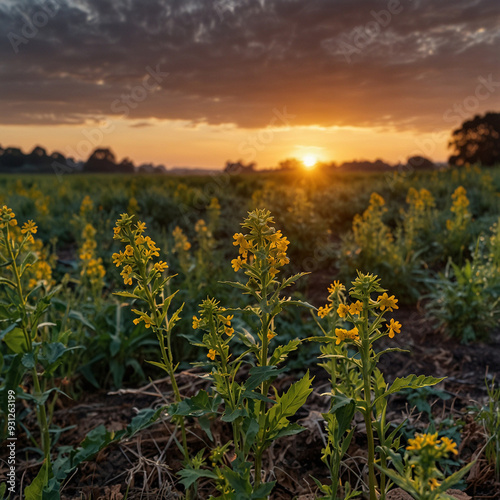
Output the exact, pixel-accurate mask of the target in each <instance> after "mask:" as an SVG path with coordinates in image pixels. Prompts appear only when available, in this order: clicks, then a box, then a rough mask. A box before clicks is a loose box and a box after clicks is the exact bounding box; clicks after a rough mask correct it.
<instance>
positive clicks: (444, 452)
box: [406, 432, 458, 491]
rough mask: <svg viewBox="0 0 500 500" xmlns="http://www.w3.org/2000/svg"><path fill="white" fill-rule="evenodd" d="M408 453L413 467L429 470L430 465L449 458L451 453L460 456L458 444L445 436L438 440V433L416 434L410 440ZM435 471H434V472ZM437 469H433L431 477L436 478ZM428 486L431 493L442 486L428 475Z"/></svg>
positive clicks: (407, 448)
mask: <svg viewBox="0 0 500 500" xmlns="http://www.w3.org/2000/svg"><path fill="white" fill-rule="evenodd" d="M406 451H407V452H409V453H410V456H411V458H410V464H412V467H419V468H429V465H430V464H432V463H434V462H435V461H437V460H440V459H442V458H447V457H448V455H449V454H450V453H452V454H454V455H458V450H457V444H456V443H455V442H454V441H453V440H452V439H450V438H448V437H446V436H444V437H442V438H438V433H437V432H436V433H434V434H416V435H415V437H414V438H411V439H408V446H407V447H406ZM432 469H434V470H432ZM435 472H436V469H435V467H431V470H430V473H431V474H430V475H432V476H434V475H435ZM427 477H428V479H427V484H428V485H429V487H430V489H431V491H432V490H434V489H436V488H437V487H439V486H440V484H441V483H440V482H439V481H438V480H437V478H436V477H429V475H427Z"/></svg>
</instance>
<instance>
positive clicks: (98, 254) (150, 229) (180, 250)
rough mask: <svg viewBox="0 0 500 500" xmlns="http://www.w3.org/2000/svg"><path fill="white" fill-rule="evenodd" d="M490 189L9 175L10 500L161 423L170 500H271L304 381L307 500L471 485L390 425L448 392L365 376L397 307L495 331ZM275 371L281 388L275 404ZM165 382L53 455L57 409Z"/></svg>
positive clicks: (457, 326)
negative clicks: (13, 448) (173, 450)
mask: <svg viewBox="0 0 500 500" xmlns="http://www.w3.org/2000/svg"><path fill="white" fill-rule="evenodd" d="M103 178H104V179H105V182H102V179H103ZM499 191H500V170H498V169H488V170H480V169H478V168H467V169H466V168H464V169H459V170H450V171H442V172H433V173H421V174H417V173H412V174H411V175H410V174H408V175H401V174H399V175H397V174H396V175H393V174H391V175H388V174H380V175H368V174H359V175H354V174H353V175H348V174H343V175H339V174H337V175H336V174H334V173H326V172H325V173H310V174H309V175H307V176H303V177H298V176H297V174H296V173H293V172H292V173H281V174H274V175H253V176H222V175H221V176H213V177H205V178H198V177H186V178H175V177H154V178H151V177H148V176H144V177H139V176H130V177H118V176H116V177H113V176H112V177H100V176H95V177H93V176H70V175H68V176H66V177H64V176H62V177H56V176H48V177H44V176H40V177H36V176H35V177H33V178H28V177H22V178H15V177H4V178H3V179H2V184H1V187H0V207H3V208H2V210H1V213H0V236H1V241H0V265H1V266H2V267H1V270H2V271H1V277H0V294H1V302H0V321H1V323H0V339H1V351H0V353H1V358H0V361H1V362H0V384H1V385H0V398H1V400H2V405H1V408H2V413H0V419H1V420H0V424H1V428H0V431H1V436H2V439H3V440H5V439H8V438H9V436H10V437H12V436H16V437H19V438H20V439H21V440H20V441H19V443H18V445H17V446H18V447H19V446H21V443H24V446H25V447H24V448H23V449H24V450H25V452H24V456H25V457H26V459H25V460H24V462H23V463H24V467H27V469H26V470H29V473H28V477H29V481H28V484H29V485H28V486H26V488H25V489H24V495H25V497H26V498H28V499H29V498H59V496H60V495H62V497H64V491H65V488H68V482H69V481H70V478H71V476H72V475H73V474H75V471H76V470H78V468H79V467H81V464H82V463H83V462H84V461H86V460H91V459H92V457H94V456H95V454H96V453H97V452H98V451H100V450H103V449H105V448H106V447H108V446H109V445H111V444H112V443H118V442H120V441H121V440H124V439H127V438H130V437H131V436H132V435H134V434H135V433H137V432H139V431H140V430H141V429H143V428H146V427H150V426H151V425H152V424H153V423H154V422H156V421H158V420H161V421H163V422H168V425H170V427H168V428H169V429H170V430H169V432H170V433H171V434H172V435H174V436H177V437H176V439H177V441H178V450H177V453H178V455H179V457H178V458H179V460H178V462H176V463H177V465H176V466H175V467H174V466H173V465H172V467H174V468H175V469H176V470H175V472H176V473H177V474H176V475H173V476H172V477H171V478H170V481H169V485H170V486H169V487H171V490H169V491H170V492H169V495H171V496H165V498H175V495H178V494H179V495H181V494H182V495H185V496H186V498H198V497H199V498H209V497H210V498H227V499H229V498H238V499H240V498H249V499H250V498H252V499H258V498H266V497H268V496H271V497H272V498H281V497H278V496H276V495H277V494H278V493H276V491H277V489H276V476H275V472H274V471H273V470H272V468H271V467H270V465H269V464H270V459H269V456H270V454H271V453H272V450H273V449H274V447H275V446H279V443H281V442H282V441H283V440H286V439H287V437H289V436H293V435H295V434H298V433H299V432H302V431H303V430H304V429H303V427H302V426H301V425H299V424H298V423H297V418H298V415H300V412H301V409H302V408H304V407H305V406H306V402H307V401H308V398H309V399H310V395H311V394H312V393H313V391H314V390H315V388H316V389H317V387H316V386H315V381H314V377H312V376H311V373H310V372H309V371H306V370H307V369H308V368H311V370H312V369H313V368H312V367H314V370H315V374H316V378H318V376H317V373H319V370H321V369H322V370H324V373H325V376H327V377H328V380H329V386H330V387H329V389H328V392H327V395H326V396H324V398H325V401H326V403H325V404H326V406H327V408H326V411H324V412H323V417H322V418H323V421H322V423H321V424H320V425H321V427H322V428H323V432H324V434H323V436H324V440H323V446H322V448H321V453H319V454H318V455H319V456H318V461H320V462H322V463H323V466H324V469H325V472H324V474H322V476H321V478H319V479H316V480H314V481H312V485H313V486H312V493H311V495H313V496H312V497H311V498H318V497H321V498H331V499H335V498H343V499H347V498H360V496H361V495H362V494H363V493H362V492H364V494H365V495H367V496H368V497H369V498H370V499H371V500H374V499H376V498H385V495H386V493H387V492H389V491H390V490H391V488H395V487H396V486H399V487H400V488H402V489H403V490H405V491H407V492H409V493H411V494H412V495H413V498H417V499H424V498H425V499H434V498H445V497H444V496H443V494H444V492H445V491H447V490H448V489H449V488H450V487H452V486H454V485H457V484H458V485H459V486H462V487H467V483H466V481H465V480H464V479H463V478H464V477H466V474H467V473H469V470H470V469H471V467H473V465H474V461H473V460H470V461H469V462H468V463H467V464H466V463H463V462H460V460H459V457H458V450H457V442H458V441H459V440H460V435H458V436H455V435H453V436H452V437H453V438H454V439H452V438H451V437H450V436H451V435H452V434H450V432H448V433H447V431H446V429H444V430H443V429H439V431H440V432H439V433H438V434H435V433H434V431H435V430H437V429H436V428H435V427H432V426H430V427H429V426H427V427H426V428H421V429H416V428H413V432H411V429H410V428H409V427H408V425H407V423H405V422H403V423H400V424H398V425H396V423H395V422H391V421H390V420H389V419H387V412H388V408H389V406H390V401H391V400H392V398H394V397H395V396H396V395H398V394H404V395H406V397H408V400H409V401H411V400H412V397H413V399H414V400H418V398H415V395H419V394H420V395H421V394H422V390H430V389H429V388H430V387H433V386H435V385H436V384H439V383H440V381H441V379H440V378H438V377H434V376H433V375H434V374H432V373H426V374H422V375H421V376H419V375H420V374H418V373H417V374H414V373H412V371H411V370H409V371H408V372H407V373H406V374H405V376H404V377H399V378H396V379H395V380H389V379H388V380H387V381H386V380H385V378H384V374H383V373H382V371H381V370H380V369H379V368H378V365H379V362H380V359H381V357H382V354H383V353H384V356H385V355H387V356H391V355H392V354H393V353H392V350H393V347H394V346H392V347H391V342H392V340H393V339H394V338H395V337H397V336H398V335H399V334H401V331H402V330H404V328H405V325H404V324H402V323H401V322H400V321H398V319H397V318H395V317H393V314H392V313H394V312H395V311H396V310H398V309H400V308H405V307H410V308H411V307H414V306H415V304H418V305H419V307H420V308H421V310H422V311H424V314H425V316H426V318H427V320H428V321H429V322H430V323H432V324H433V325H434V328H435V331H436V332H439V335H441V336H442V337H441V338H442V339H443V340H444V339H445V338H446V337H449V336H451V337H452V338H455V339H456V341H455V342H456V343H459V342H462V343H470V342H478V341H482V342H486V343H488V342H489V341H490V339H491V337H492V335H495V332H496V333H497V332H498V321H499V314H500V299H499V297H500V232H499V221H498V218H499V214H500V210H499V208H500V206H499V203H500V200H499V197H498V192H499ZM351 283H352V285H353V286H352V288H351ZM290 296H291V297H292V298H291V299H290ZM436 342H439V337H437V338H436ZM319 356H321V358H318V357H319ZM146 360H148V361H146ZM312 360H315V361H312ZM193 364H194V366H195V368H194V369H193ZM186 370H189V371H190V373H194V374H196V376H199V377H202V379H203V380H205V381H206V382H207V383H206V384H205V386H204V387H203V389H199V390H197V391H196V392H195V393H193V394H189V396H190V397H187V395H186V394H184V393H183V392H182V390H181V388H180V387H179V384H178V383H177V382H176V377H179V376H180V375H181V374H182V372H183V371H186ZM192 370H194V371H192ZM286 372H289V373H293V377H294V381H293V383H291V385H290V384H289V385H288V387H285V388H283V389H282V390H280V391H278V389H277V387H278V386H279V381H280V380H281V379H282V377H283V376H284V375H283V374H284V373H286ZM162 373H163V375H162ZM207 373H209V374H210V375H209V377H208V378H207V377H206V374H207ZM165 374H166V375H167V378H168V380H169V381H170V382H169V383H170V390H171V393H170V397H169V401H167V402H166V405H164V406H162V407H161V408H159V409H157V408H145V409H143V411H141V412H140V413H139V415H138V416H137V417H136V418H135V419H133V420H132V419H131V422H130V425H129V426H128V427H127V428H124V429H123V430H120V431H119V432H113V431H110V430H106V429H105V428H103V427H99V428H96V429H94V430H93V431H91V434H90V436H88V437H87V438H86V440H85V441H84V442H83V443H82V444H81V445H80V447H78V445H79V444H80V443H74V445H73V447H72V448H71V447H68V446H61V445H60V444H59V442H60V441H62V442H64V435H65V429H63V428H61V427H60V426H58V425H57V423H56V422H55V418H54V415H55V413H56V412H57V409H58V408H64V406H65V402H64V401H65V400H67V397H68V396H70V397H71V398H73V399H75V400H78V399H79V398H82V397H83V396H84V395H85V394H86V393H88V392H89V391H90V390H110V389H114V390H116V389H119V388H121V387H132V386H133V387H136V386H138V385H141V384H144V383H145V381H146V380H147V379H148V378H159V377H162V376H164V375H165ZM433 390H435V389H433ZM419 391H420V392H419ZM316 392H317V390H316ZM499 399H500V393H499V391H498V389H496V388H495V382H494V380H493V382H488V400H487V401H486V402H485V403H484V405H483V406H478V407H477V408H476V410H475V413H474V412H473V414H474V415H475V417H474V418H475V421H476V422H477V423H478V425H482V426H484V428H485V429H486V430H485V436H486V437H485V443H486V444H485V447H484V450H483V452H484V459H485V461H486V463H487V467H490V468H492V470H493V469H495V470H494V473H496V478H497V479H496V480H497V481H498V474H499V472H500V470H499V467H498V464H496V468H495V458H496V456H497V454H498V452H499V451H500V436H499V431H500V416H499V412H500V409H499V407H498V404H499ZM13 401H15V404H14V406H12V404H13ZM4 408H5V409H8V410H4ZM12 409H14V410H15V415H16V418H15V422H16V425H15V426H14V427H13V425H12V424H11V422H10V421H9V415H10V414H11V413H12V411H11V410H12ZM358 417H359V418H358ZM359 425H363V426H364V427H363V429H364V431H362V432H361V434H362V436H363V438H362V442H363V446H364V449H365V450H366V453H367V457H366V459H364V460H361V462H362V464H361V466H360V467H361V468H360V471H361V470H362V469H364V470H365V472H363V473H362V472H360V473H359V474H358V475H356V474H352V472H351V473H349V471H348V470H347V468H346V467H345V465H344V464H345V460H346V458H347V456H348V455H349V449H350V446H352V444H353V443H354V441H356V439H357V436H358V434H359V431H360V429H359ZM221 426H222V427H221ZM450 428H453V429H454V430H456V425H455V426H454V425H451V426H450ZM193 429H196V430H193ZM221 429H223V431H221ZM416 430H419V431H420V432H417V433H415V431H416ZM448 430H449V429H448ZM441 431H443V432H441ZM193 433H194V434H196V435H197V436H198V439H197V441H196V440H195V443H193V440H192V439H191V437H192V435H193ZM214 436H215V437H216V438H214ZM23 440H24V441H23ZM353 440H354V441H353ZM202 442H203V443H204V444H201V443H202ZM275 443H277V445H275ZM7 453H8V450H7ZM18 453H19V450H18ZM17 456H19V455H17ZM476 458H478V457H476ZM41 459H43V465H42V461H41ZM452 459H453V460H452ZM6 463H8V460H6ZM18 467H19V464H18ZM7 470H8V469H7ZM35 477H36V479H33V478H35ZM4 484H5V487H4V493H9V491H10V492H11V493H12V498H14V497H15V495H19V494H20V487H19V485H18V484H17V485H16V486H13V485H11V484H10V483H9V482H6V483H4ZM489 484H490V483H489ZM491 484H494V483H491ZM128 487H130V483H129V485H128ZM489 487H490V488H491V486H489ZM11 488H14V489H15V491H14V490H13V489H11ZM16 488H17V489H16ZM60 491H62V493H60ZM124 491H125V489H124V490H123V492H124ZM51 495H52V496H51ZM273 495H275V496H274V497H273ZM137 498H139V497H137ZM289 498H291V497H289Z"/></svg>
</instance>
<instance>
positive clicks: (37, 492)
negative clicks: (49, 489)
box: [24, 460, 50, 500]
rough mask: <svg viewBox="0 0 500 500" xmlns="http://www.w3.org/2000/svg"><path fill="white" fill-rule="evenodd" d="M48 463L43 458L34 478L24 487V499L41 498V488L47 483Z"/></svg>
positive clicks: (36, 499)
mask: <svg viewBox="0 0 500 500" xmlns="http://www.w3.org/2000/svg"><path fill="white" fill-rule="evenodd" d="M49 470H50V463H49V462H48V461H47V460H44V462H43V465H42V467H41V468H40V470H39V471H38V474H37V475H36V477H35V479H33V481H32V482H31V484H30V485H29V486H27V487H26V488H25V489H24V498H25V499H26V500H41V498H42V497H43V489H44V487H45V486H46V485H47V484H48V483H49Z"/></svg>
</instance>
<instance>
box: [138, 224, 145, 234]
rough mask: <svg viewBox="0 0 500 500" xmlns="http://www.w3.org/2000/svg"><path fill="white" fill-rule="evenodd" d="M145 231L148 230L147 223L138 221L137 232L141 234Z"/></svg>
mask: <svg viewBox="0 0 500 500" xmlns="http://www.w3.org/2000/svg"><path fill="white" fill-rule="evenodd" d="M144 231H146V223H145V222H138V223H137V232H138V233H139V234H142V233H143V232H144Z"/></svg>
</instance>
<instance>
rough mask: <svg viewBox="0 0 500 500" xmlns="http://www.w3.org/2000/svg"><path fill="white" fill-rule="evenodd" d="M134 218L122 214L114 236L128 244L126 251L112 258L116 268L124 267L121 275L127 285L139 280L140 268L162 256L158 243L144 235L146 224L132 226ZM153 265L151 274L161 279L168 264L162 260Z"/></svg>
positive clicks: (115, 254)
mask: <svg viewBox="0 0 500 500" xmlns="http://www.w3.org/2000/svg"><path fill="white" fill-rule="evenodd" d="M132 218H133V216H129V215H128V214H122V215H121V217H120V219H118V220H117V221H116V226H115V228H114V236H113V239H115V240H119V241H121V242H122V243H125V244H126V245H125V250H124V251H119V252H115V253H114V254H113V256H112V258H113V264H115V265H116V267H121V266H123V269H122V271H121V273H120V275H121V277H122V278H123V282H124V283H125V284H126V285H132V278H136V279H137V274H136V271H137V269H138V266H140V265H144V266H146V267H148V264H150V261H151V260H152V259H153V258H154V257H159V256H160V249H159V248H158V247H157V246H156V243H155V242H154V241H153V240H152V239H151V238H150V237H149V236H144V235H143V233H144V231H145V230H146V224H145V223H144V222H137V223H136V224H135V225H134V226H132ZM151 264H152V265H151V266H150V267H151V272H152V273H153V274H154V276H156V277H159V276H160V275H161V274H162V273H163V272H164V271H165V269H167V268H168V265H167V263H166V262H163V261H161V260H160V261H159V262H154V263H151ZM154 276H153V277H154Z"/></svg>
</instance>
